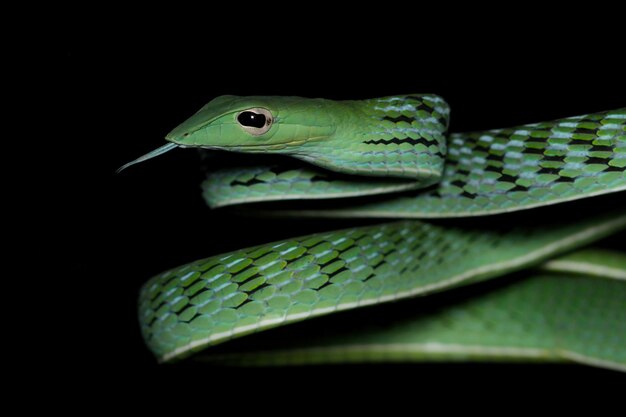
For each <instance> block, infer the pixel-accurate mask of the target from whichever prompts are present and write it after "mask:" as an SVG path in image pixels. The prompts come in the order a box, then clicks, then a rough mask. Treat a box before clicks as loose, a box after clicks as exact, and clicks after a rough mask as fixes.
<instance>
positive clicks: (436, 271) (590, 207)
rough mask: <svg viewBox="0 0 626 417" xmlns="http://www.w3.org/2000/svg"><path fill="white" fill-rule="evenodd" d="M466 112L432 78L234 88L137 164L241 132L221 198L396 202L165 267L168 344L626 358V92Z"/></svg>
mask: <svg viewBox="0 0 626 417" xmlns="http://www.w3.org/2000/svg"><path fill="white" fill-rule="evenodd" d="M449 114H450V109H449V107H448V105H447V104H446V102H445V101H444V100H443V99H442V98H441V97H439V96H436V95H432V94H412V95H399V96H391V97H384V98H377V99H368V100H354V101H333V100H326V99H310V98H301V97H237V96H221V97H218V98H216V99H214V100H212V101H211V102H209V103H208V104H207V105H205V106H204V107H202V108H201V109H200V110H199V111H198V112H197V113H196V114H194V115H193V116H191V117H190V118H189V119H188V120H187V121H185V122H183V123H182V124H181V125H180V126H178V127H177V128H175V129H174V130H173V131H172V132H171V133H170V134H168V135H167V136H166V140H167V141H168V144H166V145H165V146H162V147H161V148H159V149H156V150H155V151H152V152H150V153H148V154H146V155H144V156H143V157H140V158H138V159H137V160H135V161H133V162H131V163H129V164H126V165H125V166H124V167H122V168H126V167H127V166H129V165H132V164H135V163H138V162H141V161H144V160H146V159H150V158H152V157H155V156H157V155H160V154H162V153H164V152H167V151H170V150H172V149H176V148H198V149H202V150H203V151H202V152H203V153H205V154H208V155H209V156H208V157H209V158H210V156H211V155H213V154H214V153H216V152H219V151H230V152H232V153H230V154H228V155H230V158H229V159H226V160H227V161H228V163H230V161H233V162H232V165H230V166H223V167H218V168H217V169H212V170H211V171H209V172H208V173H207V177H206V180H205V181H204V183H203V184H202V188H203V195H204V197H205V200H206V201H207V203H208V205H209V206H211V207H212V208H217V207H223V206H229V205H238V204H244V203H255V204H254V207H255V208H256V209H257V210H262V211H264V213H265V214H266V215H268V216H272V217H274V218H276V217H278V216H285V217H294V216H300V217H305V216H306V217H322V218H330V217H344V218H385V219H395V220H385V221H384V222H383V223H381V224H377V225H368V226H358V227H352V228H349V229H345V230H339V231H330V232H323V233H318V234H313V235H309V236H303V237H298V238H293V239H287V240H283V241H279V242H273V243H268V244H265V245H261V246H257V247H253V248H248V249H242V250H237V251H234V252H230V253H226V254H221V255H214V256H211V257H209V258H206V259H201V260H198V261H195V262H190V263H188V264H186V265H183V266H180V267H176V268H173V269H171V270H169V271H166V272H164V273H162V274H160V275H158V276H155V277H153V278H152V279H150V280H149V281H148V282H147V283H146V284H145V285H144V287H143V288H142V290H141V293H140V298H139V321H140V325H141V331H142V333H143V337H144V339H145V342H146V344H147V345H148V347H149V348H150V350H151V351H152V352H153V353H154V355H155V356H156V358H157V360H158V361H160V362H174V361H178V360H180V359H183V358H187V357H191V358H190V359H196V360H201V361H203V362H209V363H215V364H237V365H289V364H314V363H315V364H318V363H319V364H328V363H345V362H359V363H363V362H391V361H399V362H435V361H437V362H451V361H481V362H491V361H509V362H511V361H515V362H571V363H579V364H587V365H593V366H599V367H604V368H609V369H613V370H618V371H626V253H622V252H617V251H610V250H607V249H602V248H601V247H598V246H596V247H593V246H592V245H593V244H594V242H596V241H599V240H600V239H602V238H604V237H607V236H609V235H612V234H615V233H618V232H620V231H623V230H624V229H625V228H626V205H625V204H624V202H623V200H624V193H623V191H624V190H625V189H626V108H622V109H618V110H612V111H605V112H602V113H594V114H586V115H582V116H576V117H568V118H563V119H559V120H554V121H549V122H541V123H533V124H527V125H523V126H517V127H512V128H504V129H493V130H487V131H481V132H471V133H451V134H448V132H447V130H448V120H449ZM244 154H248V155H244ZM223 155H226V154H225V153H223ZM220 159H222V158H220ZM237 161H239V162H237ZM210 165H211V161H210V159H209V166H210ZM313 200H317V201H313ZM243 207H248V206H243ZM288 221H289V220H287V219H286V220H285V222H288ZM408 298H413V300H409V301H402V302H399V300H403V299H408ZM392 301H398V302H396V303H391V304H390V305H381V306H378V304H385V303H389V302H392ZM374 305H376V306H374ZM365 306H369V307H368V308H364V309H360V307H365ZM344 310H354V311H351V312H347V311H346V312H344V313H341V314H336V315H333V317H331V318H318V319H316V320H310V321H309V320H308V319H312V318H314V317H318V316H325V315H329V314H333V313H337V312H340V311H344ZM305 320H306V321H307V323H302V324H300V325H298V326H291V325H290V326H286V327H284V328H282V329H275V330H272V331H269V332H263V333H264V334H260V335H257V336H254V337H246V338H243V339H242V340H240V341H236V342H230V343H227V344H225V345H224V346H218V347H212V346H213V345H218V344H221V343H223V342H227V341H230V340H231V339H235V338H240V337H242V336H246V335H249V334H252V333H258V332H262V331H265V330H269V329H272V328H276V327H280V326H284V325H287V324H290V323H293V322H299V321H305ZM252 340H256V342H255V343H253V342H252ZM246 342H248V343H246ZM209 347H211V348H210V349H207V348H209Z"/></svg>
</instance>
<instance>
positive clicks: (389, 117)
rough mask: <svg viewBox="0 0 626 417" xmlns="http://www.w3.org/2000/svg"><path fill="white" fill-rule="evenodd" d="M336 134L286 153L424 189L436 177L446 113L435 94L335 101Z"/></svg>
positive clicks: (443, 144)
mask: <svg viewBox="0 0 626 417" xmlns="http://www.w3.org/2000/svg"><path fill="white" fill-rule="evenodd" d="M335 105H336V106H338V107H341V109H335V110H334V113H333V114H337V115H339V116H338V120H336V121H335V126H336V130H335V132H334V133H333V134H332V135H331V136H329V137H325V138H323V140H319V141H315V140H313V141H309V142H307V143H306V144H305V145H304V146H303V147H302V148H300V149H297V150H294V151H293V152H291V154H292V155H293V156H295V157H297V158H299V159H303V160H305V161H307V162H310V163H312V164H314V165H317V166H320V167H323V168H326V169H329V170H332V171H336V172H341V173H345V174H353V175H365V176H377V177H380V176H384V177H396V178H407V179H412V180H414V181H418V182H420V184H421V185H422V186H427V185H430V184H433V183H435V182H438V181H439V179H440V178H441V175H442V172H443V166H444V159H445V155H446V131H447V129H448V120H449V114H450V109H449V107H448V105H447V103H446V102H445V101H444V100H443V99H442V98H441V97H438V96H436V95H431V94H422V95H420V94H413V95H401V96H392V97H383V98H378V99H370V100H360V101H343V102H335Z"/></svg>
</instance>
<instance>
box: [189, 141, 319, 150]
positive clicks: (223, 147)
mask: <svg viewBox="0 0 626 417" xmlns="http://www.w3.org/2000/svg"><path fill="white" fill-rule="evenodd" d="M308 141H309V139H299V140H294V141H290V142H283V143H272V144H250V145H241V144H238V145H182V144H177V145H178V146H180V147H181V148H199V149H208V150H217V151H230V152H265V151H276V150H280V149H284V148H287V147H290V146H298V145H302V144H303V143H305V142H308Z"/></svg>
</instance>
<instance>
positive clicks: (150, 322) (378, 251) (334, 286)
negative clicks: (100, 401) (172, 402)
mask: <svg viewBox="0 0 626 417" xmlns="http://www.w3.org/2000/svg"><path fill="white" fill-rule="evenodd" d="M607 219H611V220H607ZM625 224H626V216H617V215H616V216H613V217H607V218H604V220H601V219H598V218H590V219H586V220H584V221H581V222H578V223H577V224H575V225H562V224H561V225H559V224H558V222H557V223H555V224H553V225H551V227H550V228H546V227H545V226H541V225H536V226H534V227H517V228H509V226H507V229H500V230H496V229H495V228H494V229H492V230H484V229H458V228H454V227H444V226H438V225H432V224H428V223H422V222H419V221H403V222H396V223H389V224H383V225H377V226H369V227H359V228H353V229H348V230H343V231H337V232H331V233H324V234H316V235H312V236H307V237H303V238H299V239H292V240H286V241H282V242H277V243H274V244H268V245H263V246H259V247H255V248H251V249H246V250H240V251H236V252H232V253H229V254H225V255H221V256H214V257H211V258H207V259H203V260H200V261H197V262H193V263H190V264H187V265H184V266H182V267H180V268H177V269H173V270H171V271H168V272H165V273H163V274H161V275H159V276H157V277H155V278H153V279H152V280H150V281H149V282H148V283H147V284H146V285H145V286H144V288H143V289H142V292H141V295H140V303H139V311H140V322H141V327H142V331H143V334H144V337H145V340H146V342H147V343H148V345H149V346H150V348H151V349H152V350H153V352H154V353H155V354H156V355H157V356H158V357H159V358H161V360H170V359H173V358H177V357H181V356H185V355H187V354H190V353H191V352H192V351H194V350H198V349H201V348H203V347H205V346H207V345H211V344H216V343H220V342H223V341H225V340H228V339H230V338H233V337H236V336H241V335H244V334H247V333H252V332H254V331H257V330H260V329H264V328H269V327H275V326H278V325H281V324H284V323H287V322H292V321H297V320H303V319H305V318H308V317H312V316H318V315H322V314H327V313H330V312H333V311H337V310H343V309H349V308H355V307H359V306H364V305H368V304H374V303H381V302H385V301H391V300H395V299H398V298H403V297H409V296H414V295H417V294H423V293H428V292H432V291H437V290H441V289H443V288H446V287H451V286H455V285H459V284H461V283H469V282H474V281H476V280H480V279H484V278H488V277H491V276H496V275H501V274H503V273H505V272H506V271H509V270H512V269H515V268H520V267H521V266H527V265H528V264H532V263H533V262H535V263H536V262H539V261H541V260H543V259H545V258H546V257H548V256H551V255H554V254H555V253H558V252H560V251H563V250H567V249H571V248H573V247H576V246H578V245H581V244H584V243H588V242H589V241H591V240H593V239H597V238H599V237H601V236H604V235H606V234H608V233H610V232H614V231H615V230H618V229H620V228H622V227H624V226H625Z"/></svg>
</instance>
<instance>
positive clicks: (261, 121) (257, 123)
mask: <svg viewBox="0 0 626 417" xmlns="http://www.w3.org/2000/svg"><path fill="white" fill-rule="evenodd" d="M237 121H238V122H239V123H241V125H242V126H246V127H256V128H261V127H263V126H265V122H266V119H265V115H263V114H259V113H254V112H251V111H243V112H241V113H239V116H237Z"/></svg>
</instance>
